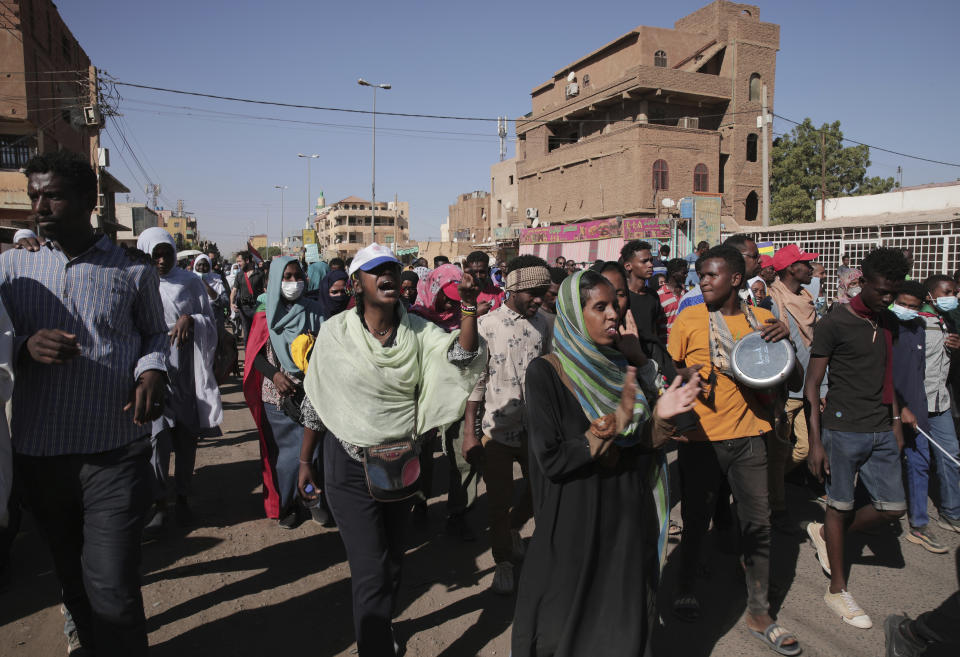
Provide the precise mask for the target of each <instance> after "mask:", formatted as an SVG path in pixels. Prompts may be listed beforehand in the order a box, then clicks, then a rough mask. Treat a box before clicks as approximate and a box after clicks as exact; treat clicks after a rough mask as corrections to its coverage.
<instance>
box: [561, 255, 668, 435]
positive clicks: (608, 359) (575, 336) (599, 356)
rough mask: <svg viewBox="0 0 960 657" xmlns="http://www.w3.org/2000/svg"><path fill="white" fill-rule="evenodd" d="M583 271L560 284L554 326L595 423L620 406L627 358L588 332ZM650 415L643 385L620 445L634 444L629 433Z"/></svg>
mask: <svg viewBox="0 0 960 657" xmlns="http://www.w3.org/2000/svg"><path fill="white" fill-rule="evenodd" d="M584 273H585V272H583V271H577V272H574V273H573V274H571V275H570V276H567V277H566V278H565V279H564V280H563V283H561V284H560V292H559V294H558V296H557V320H556V323H555V325H554V328H553V351H554V352H555V353H556V355H557V357H558V358H559V359H560V364H561V365H563V371H564V372H565V373H566V375H567V376H568V377H569V378H570V381H571V382H573V385H574V387H575V388H576V394H577V400H578V401H579V402H580V406H581V408H583V413H584V415H586V416H587V419H588V420H590V421H591V422H592V421H593V420H596V419H597V418H601V417H603V416H605V415H610V414H611V413H614V412H615V411H616V410H617V407H618V406H619V405H620V391H621V390H622V389H623V376H624V373H625V372H626V371H627V361H626V359H625V358H624V357H623V354H621V353H620V352H619V351H616V350H615V349H611V348H610V347H601V346H599V345H597V344H596V343H595V342H594V341H593V340H592V339H591V338H590V335H589V333H587V328H586V324H585V323H584V319H583V308H582V306H581V304H580V279H581V278H582V277H583V275H584ZM649 417H650V406H649V405H648V404H647V398H646V397H645V396H644V395H643V392H642V391H641V390H640V386H637V396H636V399H635V400H634V405H633V419H632V420H631V422H630V424H629V425H628V426H627V427H626V428H625V429H624V431H623V434H622V436H621V438H619V439H618V440H617V444H618V445H621V446H629V445H632V444H634V443H635V442H636V441H635V440H633V439H632V438H626V436H632V434H633V433H634V432H635V431H636V429H637V427H638V425H639V424H640V423H641V422H645V421H646V420H647V419H649Z"/></svg>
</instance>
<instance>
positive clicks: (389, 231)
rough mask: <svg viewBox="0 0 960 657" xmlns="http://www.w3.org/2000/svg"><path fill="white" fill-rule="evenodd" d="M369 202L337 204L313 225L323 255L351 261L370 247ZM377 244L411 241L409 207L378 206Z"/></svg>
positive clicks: (352, 199) (349, 200)
mask: <svg viewBox="0 0 960 657" xmlns="http://www.w3.org/2000/svg"><path fill="white" fill-rule="evenodd" d="M371 214H374V213H373V212H372V211H371V208H370V201H365V200H364V199H362V198H358V197H356V196H349V197H347V198H345V199H343V200H342V201H337V202H336V203H334V204H333V205H332V206H330V210H329V211H328V212H326V214H323V215H321V216H320V217H318V219H317V221H316V222H315V224H314V225H315V226H316V230H317V243H318V244H319V245H320V248H321V249H322V250H323V252H324V253H325V254H330V255H336V256H339V257H341V258H350V257H352V256H353V255H354V254H356V252H357V251H359V250H360V249H362V248H363V247H365V246H367V245H369V244H370V218H371ZM375 217H376V225H375V226H374V229H375V230H376V240H375V241H376V242H377V243H378V244H386V245H391V244H395V243H401V244H402V243H406V242H407V241H408V240H409V239H410V204H409V203H408V202H407V201H398V202H393V201H391V202H389V203H379V202H378V203H377V209H376V211H375Z"/></svg>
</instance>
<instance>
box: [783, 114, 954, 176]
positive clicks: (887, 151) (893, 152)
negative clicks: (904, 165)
mask: <svg viewBox="0 0 960 657" xmlns="http://www.w3.org/2000/svg"><path fill="white" fill-rule="evenodd" d="M771 114H773V113H772V112H771ZM773 115H774V116H775V117H777V118H778V119H783V120H784V121H787V122H788V123H792V124H794V125H803V124H802V123H801V122H800V121H794V120H793V119H788V118H787V117H785V116H781V115H780V114H773ZM814 130H815V131H816V132H823V130H822V129H821V128H814ZM842 139H843V141H849V142H850V143H851V144H857V145H858V146H866V147H867V148H869V149H871V150H875V151H882V152H884V153H890V154H892V155H899V156H900V157H907V158H910V159H911V160H920V161H921V162H930V163H932V164H942V165H944V166H948V167H960V164H956V163H954V162H943V161H941V160H932V159H930V158H928V157H920V156H919V155H910V154H908V153H900V152H898V151H892V150H890V149H889V148H881V147H880V146H873V145H871V144H866V143H864V142H862V141H857V140H856V139H850V138H849V137H843V138H842Z"/></svg>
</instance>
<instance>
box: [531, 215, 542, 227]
mask: <svg viewBox="0 0 960 657" xmlns="http://www.w3.org/2000/svg"><path fill="white" fill-rule="evenodd" d="M530 225H531V226H533V227H534V228H536V227H537V226H539V225H540V220H539V219H537V218H536V217H534V218H533V221H532V222H530Z"/></svg>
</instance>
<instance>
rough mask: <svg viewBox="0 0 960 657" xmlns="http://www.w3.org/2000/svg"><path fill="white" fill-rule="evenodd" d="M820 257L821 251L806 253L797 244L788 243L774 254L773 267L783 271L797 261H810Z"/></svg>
mask: <svg viewBox="0 0 960 657" xmlns="http://www.w3.org/2000/svg"><path fill="white" fill-rule="evenodd" d="M819 257H820V254H819V253H806V252H805V251H801V250H800V247H799V246H797V245H796V244H787V245H786V246H785V247H783V248H782V249H780V250H779V251H777V252H776V253H775V254H773V268H774V269H775V270H777V271H782V270H784V269H786V268H787V267H789V266H790V265H792V264H793V263H795V262H809V261H810V260H816V259H817V258H819Z"/></svg>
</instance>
